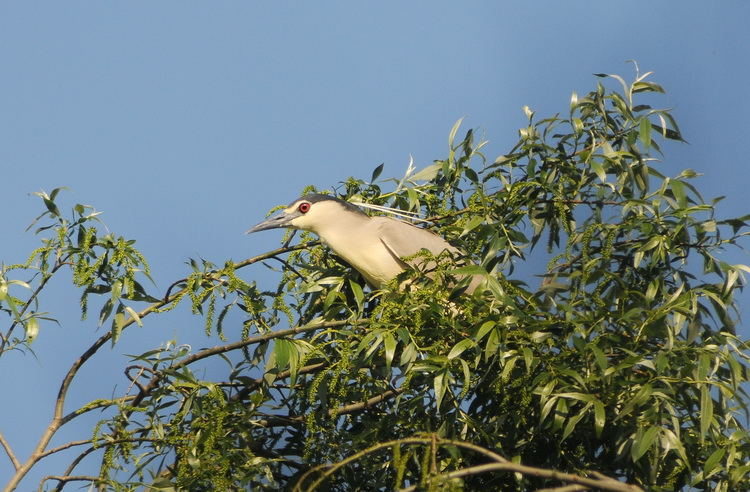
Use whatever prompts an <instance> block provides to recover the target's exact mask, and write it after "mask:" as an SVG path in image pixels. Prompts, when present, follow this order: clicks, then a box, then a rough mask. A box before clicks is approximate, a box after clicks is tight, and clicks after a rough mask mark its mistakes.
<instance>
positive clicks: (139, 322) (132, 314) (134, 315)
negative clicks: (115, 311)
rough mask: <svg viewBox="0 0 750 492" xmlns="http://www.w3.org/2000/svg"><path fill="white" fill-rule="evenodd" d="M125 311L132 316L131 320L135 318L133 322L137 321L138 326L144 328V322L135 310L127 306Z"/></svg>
mask: <svg viewBox="0 0 750 492" xmlns="http://www.w3.org/2000/svg"><path fill="white" fill-rule="evenodd" d="M125 311H127V313H128V314H129V315H130V317H131V318H133V321H135V322H136V323H137V324H138V326H140V327H143V322H142V321H141V317H140V316H138V313H136V312H135V310H134V309H133V308H131V307H130V306H125Z"/></svg>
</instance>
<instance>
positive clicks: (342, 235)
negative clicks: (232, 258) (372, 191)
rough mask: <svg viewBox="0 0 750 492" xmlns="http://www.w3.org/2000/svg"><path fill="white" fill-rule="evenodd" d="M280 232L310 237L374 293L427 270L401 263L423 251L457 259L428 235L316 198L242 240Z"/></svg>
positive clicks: (453, 251) (300, 203)
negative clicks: (402, 277) (299, 232)
mask: <svg viewBox="0 0 750 492" xmlns="http://www.w3.org/2000/svg"><path fill="white" fill-rule="evenodd" d="M281 228H286V229H301V230H304V231H309V232H312V233H314V234H315V235H317V236H318V237H319V238H320V240H321V241H322V242H323V243H324V244H325V245H327V246H328V247H329V248H331V249H332V250H333V251H334V252H335V253H336V254H337V255H338V256H340V257H341V258H343V259H344V260H345V261H346V262H347V263H348V264H349V265H351V266H352V267H354V269H356V270H357V271H358V272H359V273H361V274H362V276H363V277H364V279H365V281H366V282H367V283H368V284H369V285H370V287H372V288H376V289H382V288H384V287H385V286H386V285H387V284H388V283H389V282H390V281H391V280H392V279H393V278H394V277H396V276H397V275H398V274H400V273H401V272H403V271H404V270H405V269H407V268H416V267H418V266H420V264H422V265H421V266H423V267H427V268H429V267H430V264H429V263H428V264H423V263H424V262H425V259H424V257H418V256H417V257H415V258H414V259H410V260H409V259H408V260H404V258H409V257H414V256H415V255H417V254H418V253H420V252H421V251H422V250H423V249H426V250H427V251H429V252H430V253H431V254H432V255H434V256H437V255H439V254H441V253H443V252H445V251H447V252H449V253H451V254H454V255H461V253H460V251H459V250H458V249H457V248H455V247H454V246H452V245H451V244H450V243H448V241H446V240H445V239H443V238H442V237H440V236H438V235H437V234H434V233H432V232H430V231H428V230H426V229H422V228H421V227H417V226H415V225H413V224H410V223H408V222H404V221H402V220H398V219H395V218H393V217H382V216H369V215H367V214H366V213H365V212H364V211H362V210H361V209H360V208H359V207H357V206H356V205H354V204H352V203H350V202H347V201H345V200H341V199H340V198H336V197H334V196H331V195H323V194H318V193H310V194H307V195H305V196H302V197H300V198H298V199H297V200H295V201H294V202H292V203H291V204H290V205H289V206H287V208H286V209H284V210H283V211H281V212H280V213H279V214H277V215H275V216H273V217H270V218H268V219H267V220H264V221H263V222H261V223H259V224H257V225H255V226H253V227H252V228H250V229H249V230H248V231H247V232H246V234H251V233H254V232H259V231H265V230H269V229H281ZM432 263H433V266H434V261H433V262H432ZM480 282H481V276H474V278H473V279H472V280H471V282H470V284H469V286H468V287H467V288H466V291H465V292H466V293H469V294H470V293H472V292H474V290H475V289H476V288H477V286H478V285H479V283H480Z"/></svg>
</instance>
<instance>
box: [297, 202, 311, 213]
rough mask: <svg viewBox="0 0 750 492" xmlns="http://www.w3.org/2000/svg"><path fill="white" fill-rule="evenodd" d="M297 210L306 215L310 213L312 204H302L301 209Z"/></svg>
mask: <svg viewBox="0 0 750 492" xmlns="http://www.w3.org/2000/svg"><path fill="white" fill-rule="evenodd" d="M297 210H299V211H300V212H302V213H303V214H306V213H307V212H309V211H310V204H309V203H307V202H302V203H300V204H299V207H297Z"/></svg>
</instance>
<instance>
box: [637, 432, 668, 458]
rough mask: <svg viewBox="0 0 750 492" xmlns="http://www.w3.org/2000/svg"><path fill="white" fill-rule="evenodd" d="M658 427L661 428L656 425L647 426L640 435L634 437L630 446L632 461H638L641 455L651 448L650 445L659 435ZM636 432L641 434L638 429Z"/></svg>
mask: <svg viewBox="0 0 750 492" xmlns="http://www.w3.org/2000/svg"><path fill="white" fill-rule="evenodd" d="M660 429H661V428H660V427H658V426H652V427H649V428H648V429H647V430H646V432H644V433H643V434H642V435H640V436H637V437H636V439H635V441H634V442H633V447H632V448H631V456H632V459H633V461H638V460H639V459H641V456H643V455H644V454H645V453H646V451H648V450H649V449H650V448H651V445H652V444H654V441H655V440H656V438H657V437H658V436H659V430H660ZM638 434H641V432H640V429H639V432H638Z"/></svg>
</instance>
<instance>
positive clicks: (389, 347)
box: [383, 333, 398, 373]
mask: <svg viewBox="0 0 750 492" xmlns="http://www.w3.org/2000/svg"><path fill="white" fill-rule="evenodd" d="M397 346H398V343H397V342H396V339H395V338H394V336H393V335H392V334H391V333H386V334H385V336H384V337H383V347H384V348H385V367H386V370H387V371H388V372H389V373H390V371H391V363H392V362H393V357H394V355H395V354H396V347H397Z"/></svg>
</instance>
